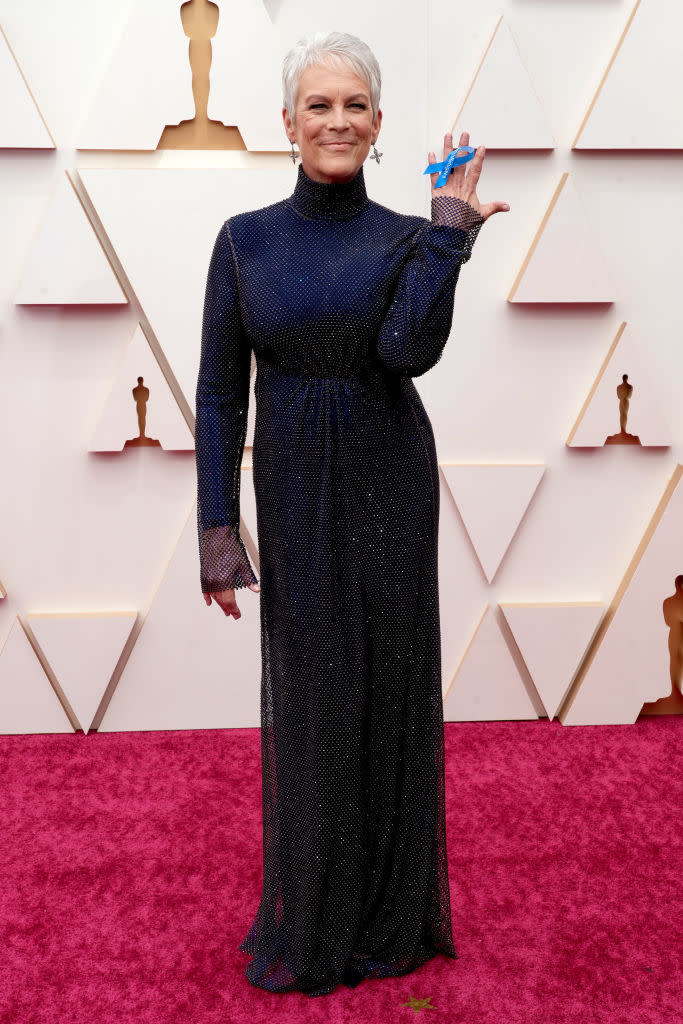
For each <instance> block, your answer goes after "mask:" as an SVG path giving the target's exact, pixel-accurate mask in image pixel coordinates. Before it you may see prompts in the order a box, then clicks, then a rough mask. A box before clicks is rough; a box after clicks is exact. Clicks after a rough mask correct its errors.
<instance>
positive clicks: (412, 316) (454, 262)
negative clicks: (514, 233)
mask: <svg viewBox="0 0 683 1024" xmlns="http://www.w3.org/2000/svg"><path fill="white" fill-rule="evenodd" d="M483 223H484V218H483V217H482V216H481V214H480V213H479V211H478V210H475V208H474V207H473V206H470V204H469V203H467V202H465V200H464V199H459V198H458V197H457V196H433V197H432V219H431V221H426V222H425V223H424V225H423V226H422V227H421V228H419V229H418V231H417V232H416V233H415V237H414V239H413V243H412V247H411V250H410V252H409V254H408V259H407V261H406V263H405V265H404V267H403V269H402V271H401V275H400V277H399V280H398V284H397V287H396V291H395V293H394V296H393V299H392V301H391V305H390V306H389V310H388V312H387V315H386V316H385V318H384V320H383V322H382V326H381V329H380V334H379V340H378V346H377V354H378V356H379V358H380V360H381V361H382V362H383V363H384V364H385V365H386V366H388V367H389V368H390V369H391V370H393V371H395V372H396V373H399V374H403V375H406V376H409V377H419V376H420V375H421V374H423V373H426V371H427V370H430V369H431V368H432V367H433V366H434V365H435V364H436V363H437V362H438V361H439V359H440V358H441V353H442V352H443V349H444V346H445V344H446V342H447V340H448V336H449V334H450V331H451V324H452V322H453V304H454V299H455V287H456V285H457V283H458V277H459V276H460V267H461V266H462V264H463V263H466V262H467V261H468V260H469V258H470V256H471V255H472V248H473V246H474V243H475V242H476V240H477V236H478V234H479V231H480V229H481V226H482V224H483Z"/></svg>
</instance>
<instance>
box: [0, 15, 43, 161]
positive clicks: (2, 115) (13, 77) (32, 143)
mask: <svg viewBox="0 0 683 1024" xmlns="http://www.w3.org/2000/svg"><path fill="white" fill-rule="evenodd" d="M0 97H1V99H0V149H54V148H55V140H54V139H53V138H52V135H51V134H50V130H49V128H48V127H47V125H46V124H45V120H44V118H43V115H42V114H41V112H40V110H39V109H38V104H37V103H36V101H35V99H34V98H33V94H32V93H31V90H30V88H29V86H28V82H27V81H26V79H25V77H24V74H23V72H22V70H21V68H20V67H19V62H18V61H17V59H16V57H15V56H14V53H13V51H12V47H11V46H10V44H9V40H8V38H7V36H6V35H5V33H4V31H3V29H2V27H1V26H0Z"/></svg>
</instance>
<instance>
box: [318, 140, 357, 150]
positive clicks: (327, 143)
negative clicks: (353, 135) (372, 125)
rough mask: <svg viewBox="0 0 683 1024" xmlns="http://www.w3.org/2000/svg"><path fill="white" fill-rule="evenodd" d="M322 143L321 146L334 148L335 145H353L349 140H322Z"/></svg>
mask: <svg viewBox="0 0 683 1024" xmlns="http://www.w3.org/2000/svg"><path fill="white" fill-rule="evenodd" d="M322 145H323V146H332V148H333V149H336V147H337V146H339V147H345V146H351V145H353V143H351V142H323V143H322Z"/></svg>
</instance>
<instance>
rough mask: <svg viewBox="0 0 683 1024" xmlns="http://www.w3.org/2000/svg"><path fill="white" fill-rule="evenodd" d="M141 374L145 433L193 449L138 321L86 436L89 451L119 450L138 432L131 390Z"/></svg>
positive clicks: (171, 447) (172, 447)
mask: <svg viewBox="0 0 683 1024" xmlns="http://www.w3.org/2000/svg"><path fill="white" fill-rule="evenodd" d="M138 377H142V378H143V380H142V385H141V386H142V387H145V388H148V389H149V396H148V398H147V402H146V403H142V402H141V408H142V407H143V406H144V408H145V410H146V414H145V424H144V431H145V437H147V438H150V439H154V440H157V441H158V442H159V446H160V447H161V448H164V449H165V450H166V451H194V438H193V436H192V433H191V431H190V428H189V427H188V425H187V423H186V422H185V418H184V416H183V414H182V413H181V411H180V409H179V407H178V403H177V402H176V400H175V398H174V397H173V394H172V393H171V389H170V387H169V385H168V381H167V380H166V378H165V377H164V375H163V373H162V371H161V367H160V366H159V363H158V362H157V359H156V356H155V355H154V353H153V352H152V349H151V348H150V346H149V343H148V341H147V339H146V337H145V335H144V332H143V330H142V327H141V326H140V324H138V325H137V327H136V328H135V332H134V334H133V337H132V338H131V340H130V342H129V344H128V347H127V349H126V354H125V357H124V360H123V364H122V365H121V368H120V369H119V371H118V373H117V375H116V378H115V380H114V383H113V385H112V389H111V392H110V394H109V397H108V398H107V401H106V402H105V405H104V409H103V411H102V414H101V416H100V418H99V420H98V423H97V426H96V428H95V431H94V433H93V435H92V437H91V439H90V443H89V445H88V450H89V451H91V452H114V451H122V450H123V447H124V445H125V443H126V441H129V440H132V439H136V438H138V437H139V436H140V426H139V422H138V412H137V403H136V400H135V396H134V395H133V390H134V389H137V387H138Z"/></svg>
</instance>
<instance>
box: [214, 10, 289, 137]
mask: <svg viewBox="0 0 683 1024" xmlns="http://www.w3.org/2000/svg"><path fill="white" fill-rule="evenodd" d="M236 40H239V43H238V44H236ZM211 45H212V58H211V89H210V91H209V102H208V108H207V113H208V116H209V118H210V119H212V120H215V121H221V122H222V123H223V124H225V125H236V126H237V127H238V128H239V131H240V135H241V136H242V139H243V140H244V144H245V146H246V147H247V149H249V150H266V151H270V152H284V151H287V150H288V149H289V148H290V145H289V140H288V139H287V135H286V133H285V129H284V125H283V123H282V113H281V111H282V85H281V74H282V59H283V57H284V55H285V51H286V50H287V49H288V48H289V46H291V45H292V42H291V41H289V40H288V45H285V43H284V41H283V40H281V39H280V37H279V34H278V33H277V31H276V29H275V27H274V25H273V23H272V21H271V18H270V17H269V14H268V11H267V10H266V8H265V7H264V4H263V0H240V3H239V4H221V7H220V17H219V19H218V28H217V30H216V35H215V36H214V37H213V39H212V41H211ZM254 54H258V67H257V68H256V66H255V62H254Z"/></svg>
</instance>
